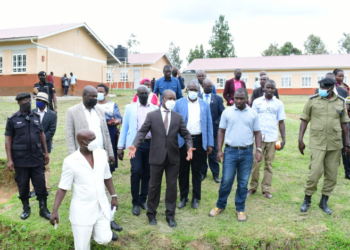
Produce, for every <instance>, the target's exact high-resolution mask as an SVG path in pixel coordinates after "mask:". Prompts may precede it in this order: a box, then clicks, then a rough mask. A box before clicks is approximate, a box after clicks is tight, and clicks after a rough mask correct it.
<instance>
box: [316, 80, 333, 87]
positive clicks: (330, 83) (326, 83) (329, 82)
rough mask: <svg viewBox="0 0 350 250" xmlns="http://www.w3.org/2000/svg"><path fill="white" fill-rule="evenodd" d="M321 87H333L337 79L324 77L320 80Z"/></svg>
mask: <svg viewBox="0 0 350 250" xmlns="http://www.w3.org/2000/svg"><path fill="white" fill-rule="evenodd" d="M318 83H319V84H320V86H321V87H325V88H327V87H329V88H330V87H333V86H334V84H335V80H334V79H333V78H324V79H322V80H321V81H318Z"/></svg>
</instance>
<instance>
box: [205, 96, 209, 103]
mask: <svg viewBox="0 0 350 250" xmlns="http://www.w3.org/2000/svg"><path fill="white" fill-rule="evenodd" d="M205 100H206V101H207V103H209V95H208V94H206V95H205Z"/></svg>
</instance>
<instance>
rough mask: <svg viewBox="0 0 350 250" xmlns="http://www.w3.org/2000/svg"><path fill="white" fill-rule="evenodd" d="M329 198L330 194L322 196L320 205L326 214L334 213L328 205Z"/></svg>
mask: <svg viewBox="0 0 350 250" xmlns="http://www.w3.org/2000/svg"><path fill="white" fill-rule="evenodd" d="M328 198H329V196H327V195H324V194H323V195H322V197H321V200H320V205H319V207H320V208H321V209H322V210H323V212H325V213H326V214H329V215H331V214H332V210H330V209H329V207H328V205H327V202H328Z"/></svg>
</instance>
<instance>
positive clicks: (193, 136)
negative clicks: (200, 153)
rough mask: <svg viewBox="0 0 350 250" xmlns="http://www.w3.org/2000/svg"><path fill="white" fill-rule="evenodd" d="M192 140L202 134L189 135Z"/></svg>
mask: <svg viewBox="0 0 350 250" xmlns="http://www.w3.org/2000/svg"><path fill="white" fill-rule="evenodd" d="M191 137H192V138H196V137H202V134H198V135H191Z"/></svg>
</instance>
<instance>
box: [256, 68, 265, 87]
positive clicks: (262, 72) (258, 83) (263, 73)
mask: <svg viewBox="0 0 350 250" xmlns="http://www.w3.org/2000/svg"><path fill="white" fill-rule="evenodd" d="M259 75H260V77H262V76H266V72H265V71H261V72H260V74H259ZM260 87H261V84H260V78H259V79H258V80H257V81H256V82H255V83H254V86H253V90H254V89H257V88H260Z"/></svg>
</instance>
